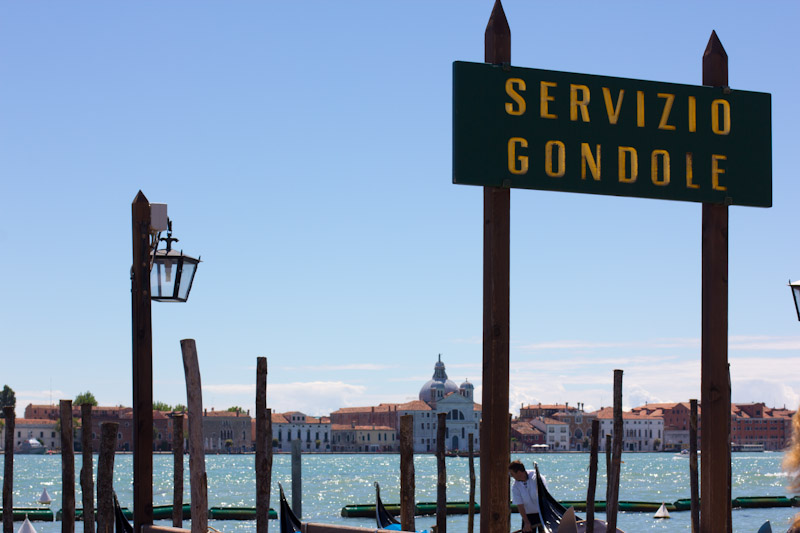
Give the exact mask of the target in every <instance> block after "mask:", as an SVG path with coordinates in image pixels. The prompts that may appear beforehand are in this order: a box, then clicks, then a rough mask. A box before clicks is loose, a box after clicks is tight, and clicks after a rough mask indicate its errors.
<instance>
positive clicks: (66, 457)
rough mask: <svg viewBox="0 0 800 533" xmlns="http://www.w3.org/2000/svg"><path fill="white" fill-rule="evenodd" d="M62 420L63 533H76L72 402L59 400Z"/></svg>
mask: <svg viewBox="0 0 800 533" xmlns="http://www.w3.org/2000/svg"><path fill="white" fill-rule="evenodd" d="M58 407H59V419H60V420H61V533H75V446H74V441H73V435H72V428H73V425H72V400H59V402H58Z"/></svg>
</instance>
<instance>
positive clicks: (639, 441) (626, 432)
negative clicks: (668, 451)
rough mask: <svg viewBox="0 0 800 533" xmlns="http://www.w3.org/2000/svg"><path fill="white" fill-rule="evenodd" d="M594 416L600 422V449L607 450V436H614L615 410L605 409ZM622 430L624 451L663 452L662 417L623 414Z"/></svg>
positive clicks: (630, 413)
mask: <svg viewBox="0 0 800 533" xmlns="http://www.w3.org/2000/svg"><path fill="white" fill-rule="evenodd" d="M594 414H595V415H596V416H597V419H598V420H599V421H600V439H599V441H600V442H599V445H600V449H601V450H605V438H606V435H613V434H614V409H613V408H612V407H605V408H602V409H600V410H599V411H596V412H595V413H594ZM622 430H623V433H622V450H623V451H626V452H657V451H661V449H662V444H663V439H664V419H663V418H661V417H660V416H656V415H649V414H644V413H632V412H623V413H622Z"/></svg>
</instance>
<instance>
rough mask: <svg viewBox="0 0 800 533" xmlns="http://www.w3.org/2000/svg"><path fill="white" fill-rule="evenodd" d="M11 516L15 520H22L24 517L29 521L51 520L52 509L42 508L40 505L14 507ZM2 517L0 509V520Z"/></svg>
mask: <svg viewBox="0 0 800 533" xmlns="http://www.w3.org/2000/svg"><path fill="white" fill-rule="evenodd" d="M11 516H13V517H14V521H15V522H22V521H24V520H25V517H26V516H27V517H28V520H30V521H31V522H34V521H37V522H52V521H53V511H51V510H50V509H43V508H41V507H14V508H13V510H12V512H11ZM2 519H3V511H0V520H2Z"/></svg>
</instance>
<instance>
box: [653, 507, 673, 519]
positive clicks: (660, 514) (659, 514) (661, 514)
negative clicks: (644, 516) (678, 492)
mask: <svg viewBox="0 0 800 533" xmlns="http://www.w3.org/2000/svg"><path fill="white" fill-rule="evenodd" d="M653 518H670V516H669V511H667V504H665V503H662V504H661V507H659V508H658V511H656V514H655V515H653Z"/></svg>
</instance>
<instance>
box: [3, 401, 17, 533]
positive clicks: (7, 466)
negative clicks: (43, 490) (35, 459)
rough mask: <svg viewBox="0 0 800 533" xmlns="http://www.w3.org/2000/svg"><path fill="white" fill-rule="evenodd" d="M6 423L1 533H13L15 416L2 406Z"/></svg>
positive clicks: (8, 406) (7, 406) (9, 407)
mask: <svg viewBox="0 0 800 533" xmlns="http://www.w3.org/2000/svg"><path fill="white" fill-rule="evenodd" d="M3 416H4V417H5V422H6V435H5V453H4V454H3V533H14V430H15V426H16V421H17V419H16V415H15V414H14V408H13V407H12V406H10V405H6V406H3Z"/></svg>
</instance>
